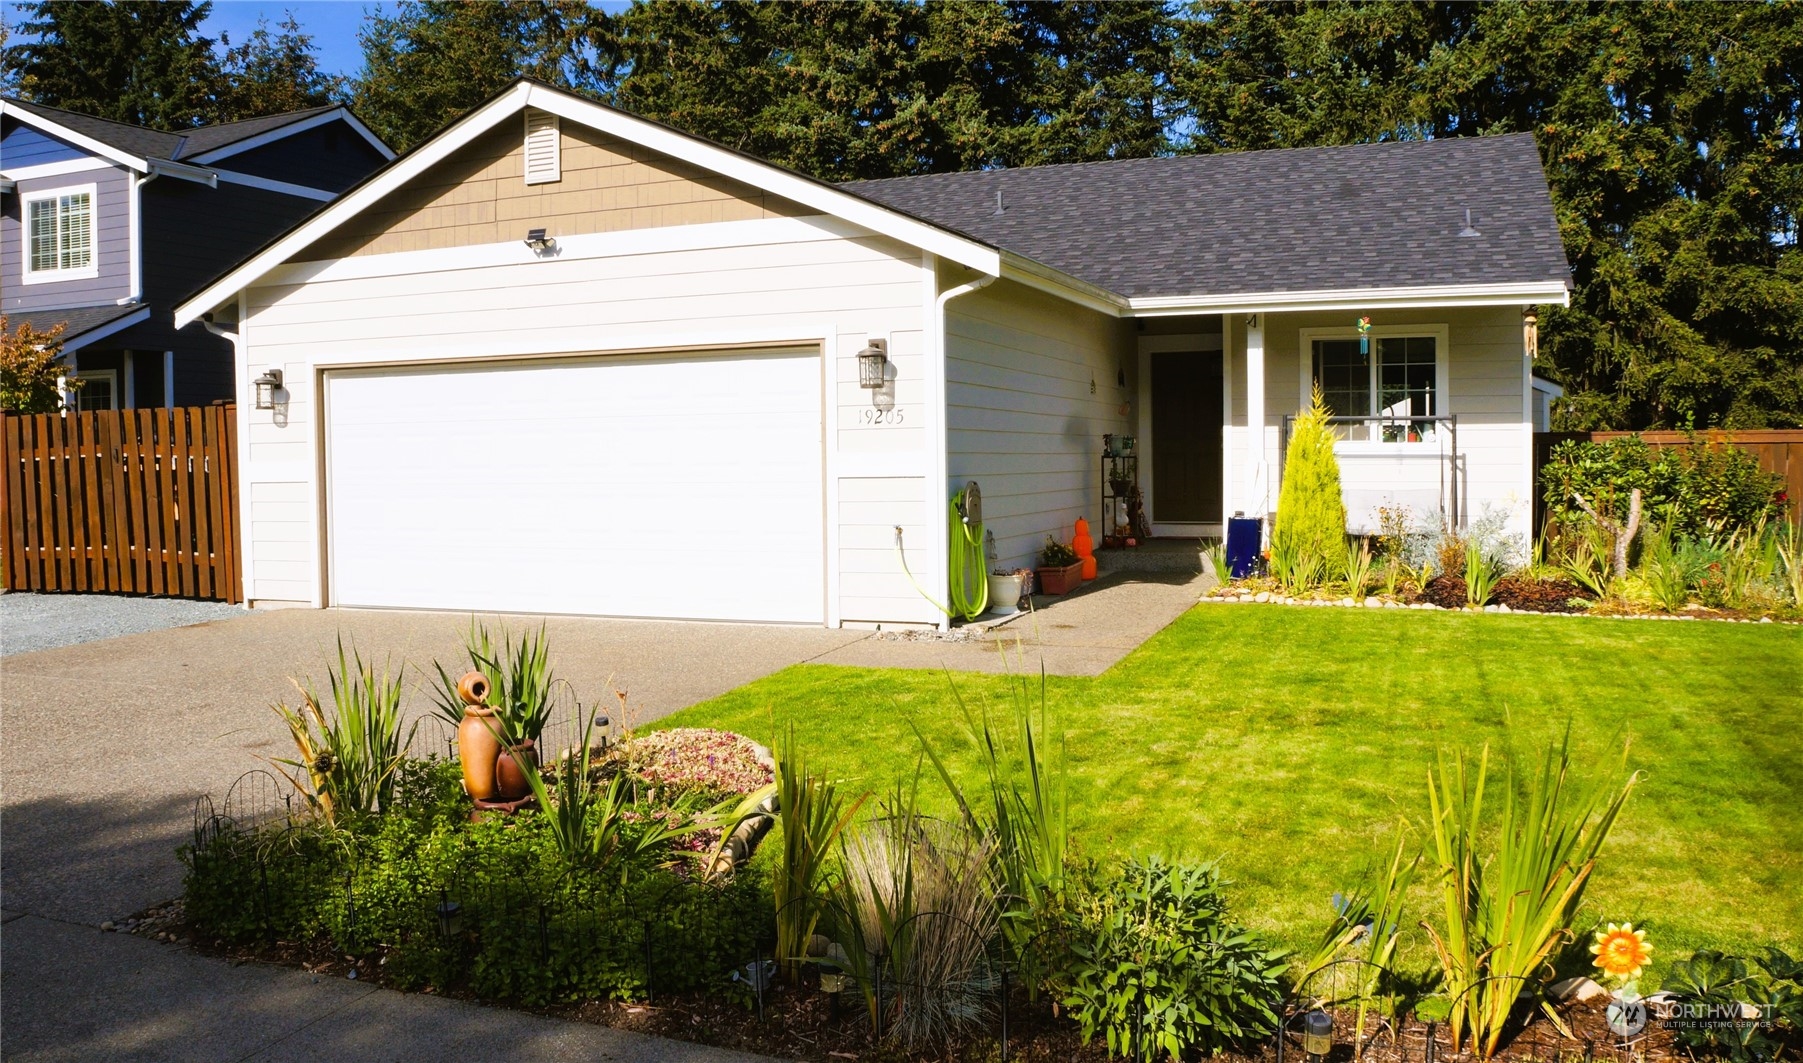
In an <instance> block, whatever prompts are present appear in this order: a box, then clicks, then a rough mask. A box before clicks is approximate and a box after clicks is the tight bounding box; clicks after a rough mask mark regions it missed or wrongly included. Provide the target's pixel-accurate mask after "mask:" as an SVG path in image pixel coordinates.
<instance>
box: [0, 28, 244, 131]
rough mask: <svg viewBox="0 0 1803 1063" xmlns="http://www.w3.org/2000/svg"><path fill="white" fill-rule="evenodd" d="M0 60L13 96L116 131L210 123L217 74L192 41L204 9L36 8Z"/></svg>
mask: <svg viewBox="0 0 1803 1063" xmlns="http://www.w3.org/2000/svg"><path fill="white" fill-rule="evenodd" d="M19 7H20V9H21V11H22V12H23V14H24V18H23V19H21V20H20V22H19V24H18V26H17V27H16V29H17V32H18V35H19V37H21V38H23V40H21V41H19V42H17V43H13V44H11V45H9V46H8V47H7V48H6V50H5V53H4V56H3V60H4V64H5V66H6V67H7V68H8V69H9V72H10V80H12V81H13V82H14V84H15V87H16V91H18V92H19V94H20V95H22V96H24V97H27V98H29V99H32V100H36V101H37V102H39V103H43V104H47V105H49V106H52V107H62V108H65V109H67V110H71V111H80V112H82V113H83V114H92V115H97V116H99V117H101V118H110V119H112V120H113V121H116V122H129V123H131V124H132V125H142V126H149V127H151V128H153V129H167V130H177V129H185V128H189V127H192V126H194V125H196V124H199V123H200V122H203V121H206V120H207V119H209V118H210V117H211V116H212V111H213V94H214V90H215V89H216V87H217V85H218V75H219V67H218V63H217V62H216V60H215V58H214V55H213V42H212V41H211V40H209V39H208V38H206V37H203V36H201V35H200V23H201V22H202V21H203V20H204V19H205V18H206V17H207V13H208V12H209V11H210V10H211V9H212V5H211V4H210V3H191V2H189V0H167V2H161V3H153V2H149V0H107V2H104V3H102V2H90V0H37V2H35V3H22V4H20V5H19Z"/></svg>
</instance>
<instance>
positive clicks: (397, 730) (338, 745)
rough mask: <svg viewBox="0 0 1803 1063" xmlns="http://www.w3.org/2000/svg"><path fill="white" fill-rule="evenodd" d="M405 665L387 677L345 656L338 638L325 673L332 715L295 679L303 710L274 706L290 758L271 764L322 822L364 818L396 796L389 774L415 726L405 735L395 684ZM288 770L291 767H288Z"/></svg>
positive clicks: (385, 672)
mask: <svg viewBox="0 0 1803 1063" xmlns="http://www.w3.org/2000/svg"><path fill="white" fill-rule="evenodd" d="M405 671H406V668H405V666H403V667H402V668H401V670H400V671H399V672H396V673H395V674H393V675H392V676H391V675H390V674H389V673H388V670H387V669H386V668H384V669H383V671H382V673H381V674H380V675H377V674H376V670H375V665H374V664H373V663H372V662H366V661H364V659H363V656H362V655H361V654H359V653H357V652H356V651H355V650H352V651H351V653H350V654H349V656H348V657H347V656H346V654H345V649H344V640H343V639H339V640H338V663H337V665H336V666H333V667H329V668H328V669H327V670H326V679H327V682H328V685H329V688H330V691H331V710H330V711H329V712H328V711H327V710H326V708H325V707H324V706H323V705H322V704H321V702H320V700H319V695H318V694H317V693H315V692H314V690H313V688H312V687H311V686H310V685H306V684H302V683H300V682H299V681H294V685H295V687H296V688H297V689H298V690H299V691H300V693H301V707H300V708H299V709H294V708H290V707H289V706H288V705H287V704H285V703H284V704H279V705H276V706H275V711H276V714H277V715H279V716H280V717H281V718H282V722H283V723H285V724H287V725H288V734H289V736H290V737H291V738H292V739H293V741H294V749H295V754H296V756H295V758H294V759H292V760H287V759H280V758H278V759H275V760H272V761H271V762H270V763H271V766H273V767H274V768H275V769H276V771H278V772H280V773H281V774H282V777H283V778H284V779H286V780H288V783H289V784H290V785H291V786H293V787H294V789H295V792H296V793H299V794H300V795H301V796H302V797H303V798H304V799H305V800H306V802H307V805H308V807H309V808H311V809H312V810H313V812H314V813H315V814H316V815H318V816H319V817H320V818H321V819H322V820H324V821H325V822H326V823H327V824H331V825H336V824H337V823H339V822H340V820H341V819H343V818H344V817H345V816H348V815H360V816H367V815H372V814H374V813H375V812H377V811H379V810H381V809H383V808H386V807H387V806H388V805H389V804H390V803H392V801H393V799H394V777H395V772H396V771H398V770H399V769H400V766H401V762H402V761H403V760H404V759H405V757H406V753H407V746H408V745H409V744H410V743H411V742H412V741H413V734H414V731H416V730H417V729H418V727H419V724H418V722H417V721H416V722H415V723H414V724H413V726H412V727H411V728H406V730H405V734H404V735H403V714H402V712H401V682H402V674H403V673H404V672H405ZM291 769H292V770H291Z"/></svg>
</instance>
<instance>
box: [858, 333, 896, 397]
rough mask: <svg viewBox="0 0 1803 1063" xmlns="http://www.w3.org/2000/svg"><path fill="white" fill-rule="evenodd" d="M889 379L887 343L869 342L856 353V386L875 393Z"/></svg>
mask: <svg viewBox="0 0 1803 1063" xmlns="http://www.w3.org/2000/svg"><path fill="white" fill-rule="evenodd" d="M888 379H889V341H888V340H871V341H870V342H869V343H866V344H865V345H864V349H863V350H861V351H859V352H858V386H859V387H861V388H864V389H866V390H868V391H877V390H879V389H881V388H882V386H883V385H884V384H885V383H887V382H888Z"/></svg>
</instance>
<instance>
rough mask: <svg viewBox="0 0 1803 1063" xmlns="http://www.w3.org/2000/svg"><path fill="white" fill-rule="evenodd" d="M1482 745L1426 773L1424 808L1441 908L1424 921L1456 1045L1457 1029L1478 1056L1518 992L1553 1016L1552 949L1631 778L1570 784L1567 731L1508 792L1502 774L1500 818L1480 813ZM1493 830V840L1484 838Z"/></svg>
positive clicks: (1490, 1047)
mask: <svg viewBox="0 0 1803 1063" xmlns="http://www.w3.org/2000/svg"><path fill="white" fill-rule="evenodd" d="M1489 772H1490V748H1489V746H1488V745H1486V746H1485V747H1484V751H1483V753H1482V755H1481V756H1480V758H1479V760H1478V766H1477V773H1476V775H1475V777H1471V776H1469V775H1468V773H1467V771H1466V761H1465V756H1464V754H1463V753H1458V754H1455V755H1454V756H1453V757H1452V758H1451V760H1450V761H1449V760H1448V759H1447V758H1446V757H1445V756H1444V755H1442V756H1441V758H1440V764H1439V771H1438V773H1437V775H1436V773H1435V772H1431V771H1430V772H1429V773H1428V788H1427V792H1428V806H1429V809H1430V811H1431V816H1432V819H1431V823H1430V826H1431V828H1432V833H1433V841H1434V856H1435V860H1436V863H1437V865H1438V870H1439V875H1440V884H1439V892H1440V901H1441V905H1442V909H1443V910H1442V916H1441V919H1440V921H1439V922H1438V924H1432V923H1423V924H1422V925H1423V926H1424V927H1425V928H1426V929H1427V932H1428V935H1429V937H1430V938H1431V939H1432V941H1433V945H1434V951H1435V952H1436V953H1437V955H1438V957H1439V961H1440V967H1441V973H1442V976H1443V979H1444V982H1443V985H1444V991H1445V993H1446V996H1447V998H1448V1000H1449V1001H1450V1002H1451V1013H1450V1015H1449V1016H1448V1019H1447V1025H1448V1027H1449V1032H1450V1034H1451V1038H1452V1048H1453V1051H1454V1052H1455V1053H1457V1052H1459V1051H1462V1046H1463V1045H1464V1043H1465V1041H1466V1038H1467V1037H1469V1038H1470V1041H1471V1046H1472V1050H1473V1051H1474V1052H1475V1053H1476V1054H1477V1056H1478V1057H1479V1058H1480V1059H1489V1058H1490V1057H1491V1056H1492V1055H1494V1054H1495V1052H1496V1049H1497V1045H1498V1043H1499V1042H1500V1041H1501V1039H1502V1033H1503V1027H1504V1026H1505V1024H1506V1023H1507V1022H1508V1019H1509V1013H1510V1011H1511V1010H1512V1009H1513V1008H1514V1006H1515V1002H1516V999H1517V998H1518V997H1519V996H1520V995H1521V994H1522V993H1524V992H1525V993H1527V994H1529V995H1531V996H1532V997H1534V998H1535V999H1537V1000H1538V1001H1539V1002H1540V1006H1541V1008H1542V1010H1544V1011H1545V1012H1546V1014H1547V1015H1548V1016H1549V1017H1550V1018H1551V1019H1552V1021H1553V1022H1554V1024H1555V1025H1558V1024H1559V1023H1560V1019H1559V1016H1558V1013H1557V1012H1555V1011H1554V1010H1553V1009H1552V1007H1551V1005H1550V1004H1548V1003H1547V1002H1546V999H1545V996H1544V990H1545V983H1546V982H1547V981H1548V980H1549V979H1550V977H1551V974H1552V966H1551V957H1552V954H1553V953H1554V951H1555V950H1556V949H1558V948H1559V947H1560V946H1562V945H1564V944H1566V943H1568V942H1569V941H1571V940H1572V933H1571V923H1572V918H1573V916H1574V915H1576V913H1577V910H1578V905H1579V904H1581V903H1582V902H1583V899H1584V890H1585V887H1587V886H1588V885H1589V883H1590V877H1591V874H1592V873H1593V872H1594V871H1595V870H1596V861H1597V854H1598V852H1599V851H1600V850H1601V849H1602V846H1603V842H1604V840H1605V839H1607V838H1608V836H1609V830H1610V828H1611V827H1613V826H1614V825H1615V819H1616V816H1618V815H1619V814H1620V813H1621V809H1622V806H1623V805H1624V804H1625V803H1626V802H1627V799H1628V794H1629V793H1630V792H1632V791H1633V789H1634V785H1635V783H1636V782H1637V781H1638V779H1639V776H1638V773H1636V774H1630V775H1629V776H1628V778H1627V781H1626V782H1625V783H1623V784H1622V785H1621V786H1620V787H1619V788H1612V787H1609V786H1605V785H1600V784H1590V785H1583V786H1580V785H1578V784H1577V783H1576V782H1575V781H1574V780H1573V779H1572V778H1571V775H1572V766H1571V735H1570V733H1569V731H1568V732H1567V733H1566V735H1565V738H1564V739H1563V740H1562V741H1561V742H1559V743H1557V744H1554V745H1549V746H1548V747H1547V750H1546V754H1545V757H1544V758H1543V760H1542V762H1541V766H1540V770H1539V772H1538V773H1537V774H1536V775H1534V776H1532V777H1530V778H1529V779H1527V780H1526V787H1525V790H1523V791H1522V792H1521V793H1519V794H1518V793H1517V786H1516V785H1515V782H1516V780H1515V779H1514V777H1513V773H1511V778H1510V779H1509V783H1508V785H1507V787H1506V788H1505V789H1504V792H1503V808H1502V815H1501V817H1500V821H1499V822H1497V823H1495V824H1494V825H1493V824H1491V823H1489V822H1488V821H1487V820H1486V819H1485V818H1484V791H1485V783H1486V781H1487V780H1488V777H1489ZM1491 837H1494V838H1495V841H1494V842H1489V841H1488V839H1490V838H1491Z"/></svg>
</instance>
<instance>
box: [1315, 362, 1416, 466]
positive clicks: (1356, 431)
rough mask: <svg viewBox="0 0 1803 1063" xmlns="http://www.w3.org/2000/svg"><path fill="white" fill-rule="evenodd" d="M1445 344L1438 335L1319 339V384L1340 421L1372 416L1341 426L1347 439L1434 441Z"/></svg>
mask: <svg viewBox="0 0 1803 1063" xmlns="http://www.w3.org/2000/svg"><path fill="white" fill-rule="evenodd" d="M1438 346H1439V341H1438V339H1437V337H1434V336H1376V337H1371V338H1369V340H1368V342H1366V343H1364V344H1361V342H1360V341H1359V340H1358V339H1357V338H1347V339H1340V338H1331V339H1316V340H1314V383H1315V384H1316V385H1318V386H1319V387H1320V388H1321V396H1322V398H1323V400H1325V402H1326V403H1327V409H1328V412H1329V413H1331V414H1333V415H1334V416H1335V417H1365V418H1370V420H1369V421H1367V422H1366V423H1363V424H1348V425H1341V426H1340V429H1341V433H1340V434H1341V436H1342V438H1345V439H1356V440H1370V441H1373V442H1384V443H1404V442H1408V443H1417V442H1421V441H1423V440H1427V439H1431V438H1433V434H1434V422H1433V421H1431V420H1420V419H1418V418H1430V417H1433V416H1435V415H1436V414H1438V413H1439V412H1440V410H1439V401H1438V399H1437V398H1436V394H1437V391H1438V387H1439V380H1438V375H1439V351H1438Z"/></svg>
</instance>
